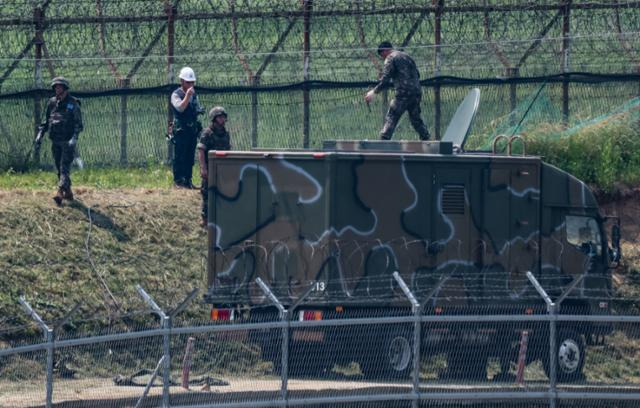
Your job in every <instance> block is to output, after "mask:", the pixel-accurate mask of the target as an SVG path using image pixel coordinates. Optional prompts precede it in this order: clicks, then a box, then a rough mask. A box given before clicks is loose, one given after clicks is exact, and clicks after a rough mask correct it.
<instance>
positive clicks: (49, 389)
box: [18, 296, 54, 408]
mask: <svg viewBox="0 0 640 408" xmlns="http://www.w3.org/2000/svg"><path fill="white" fill-rule="evenodd" d="M18 302H19V303H20V306H22V309H23V310H24V311H25V312H26V313H27V314H28V315H29V316H31V318H32V319H33V320H35V321H36V323H38V326H40V328H41V329H42V331H43V332H44V339H45V341H46V342H47V383H46V405H45V406H46V408H51V407H52V406H53V405H52V404H53V351H54V335H53V330H52V329H51V328H49V326H47V324H46V323H45V322H44V320H42V318H41V317H40V315H38V313H36V311H35V310H33V308H32V307H31V305H30V304H29V303H28V302H27V301H26V299H25V298H24V296H21V297H20V298H19V299H18Z"/></svg>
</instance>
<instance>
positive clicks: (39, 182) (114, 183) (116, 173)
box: [0, 164, 200, 190]
mask: <svg viewBox="0 0 640 408" xmlns="http://www.w3.org/2000/svg"><path fill="white" fill-rule="evenodd" d="M198 174H199V173H198V168H197V166H194V169H193V180H194V183H195V182H197V181H198V180H199V177H200V176H199V175H198ZM71 179H72V181H73V186H74V187H89V188H96V189H114V188H153V189H157V188H170V187H171V186H173V175H172V172H171V168H170V167H169V166H163V165H160V164H155V165H149V166H145V167H123V168H121V167H105V168H99V167H97V168H86V169H83V170H78V169H74V170H72V173H71ZM56 184H57V176H56V174H55V171H54V170H50V171H49V170H32V171H27V172H23V173H20V172H15V171H13V170H7V171H5V172H3V173H0V190H12V189H27V190H51V189H54V188H55V186H56Z"/></svg>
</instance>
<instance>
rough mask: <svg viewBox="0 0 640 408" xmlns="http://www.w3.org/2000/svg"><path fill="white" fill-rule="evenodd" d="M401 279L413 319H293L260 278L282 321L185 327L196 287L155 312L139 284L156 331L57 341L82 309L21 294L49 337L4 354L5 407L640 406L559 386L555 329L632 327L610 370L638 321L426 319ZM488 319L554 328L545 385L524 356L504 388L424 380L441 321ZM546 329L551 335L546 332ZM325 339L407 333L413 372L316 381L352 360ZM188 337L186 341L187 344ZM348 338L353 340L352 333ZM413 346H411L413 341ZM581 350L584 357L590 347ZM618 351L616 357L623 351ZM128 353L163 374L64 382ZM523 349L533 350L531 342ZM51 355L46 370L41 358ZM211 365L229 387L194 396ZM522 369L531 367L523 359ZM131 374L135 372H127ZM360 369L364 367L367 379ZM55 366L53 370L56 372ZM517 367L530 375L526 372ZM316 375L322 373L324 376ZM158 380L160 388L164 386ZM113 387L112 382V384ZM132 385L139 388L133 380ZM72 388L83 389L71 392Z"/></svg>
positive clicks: (609, 391) (597, 390)
mask: <svg viewBox="0 0 640 408" xmlns="http://www.w3.org/2000/svg"><path fill="white" fill-rule="evenodd" d="M395 279H396V280H397V282H398V284H399V286H400V287H401V289H402V290H403V292H404V293H405V295H406V296H407V303H408V304H409V305H411V309H410V310H411V313H406V311H407V309H405V312H403V313H401V314H399V315H393V316H365V317H359V318H343V319H340V318H337V319H325V320H306V319H302V318H298V319H296V317H297V316H302V315H297V314H296V313H295V312H296V311H298V310H299V309H300V308H304V300H305V297H306V296H301V297H300V298H299V300H298V302H297V303H296V304H294V305H292V306H290V307H289V308H286V307H285V306H283V305H282V304H281V303H280V301H279V300H278V298H277V297H276V296H275V295H274V294H273V293H272V292H271V290H270V288H269V287H268V286H267V285H266V284H264V283H263V282H262V281H259V282H257V283H258V285H259V286H260V287H261V289H262V290H263V291H264V293H265V296H267V297H268V298H269V299H270V301H271V302H272V303H274V304H275V305H277V309H278V310H279V316H278V317H277V319H275V320H271V321H264V322H246V323H243V322H236V323H234V324H230V323H231V322H227V324H219V323H218V324H204V325H184V326H180V327H174V326H173V322H174V319H175V317H176V316H177V315H178V314H180V313H181V312H182V311H184V310H185V309H186V308H187V307H188V305H189V304H190V302H191V301H192V299H193V298H194V297H195V295H196V292H195V291H194V292H192V293H190V294H189V295H188V296H187V297H186V298H185V299H184V300H183V301H182V302H181V303H180V304H179V306H178V307H176V308H174V309H172V310H171V311H168V312H167V311H164V310H163V309H162V308H161V307H159V306H158V305H157V303H156V302H155V301H154V300H153V298H152V297H151V296H150V295H149V294H147V293H146V292H145V291H144V290H143V289H142V288H141V287H138V288H137V290H138V293H139V294H140V296H141V297H142V298H143V299H144V301H145V302H146V303H147V304H148V305H149V306H150V308H151V311H152V313H153V314H155V315H157V316H159V317H160V327H159V328H145V329H144V330H137V331H132V332H123V333H114V334H107V335H101V336H89V337H87V336H84V337H82V336H81V337H78V338H69V339H64V338H59V337H61V336H59V335H58V330H59V329H61V327H62V326H63V324H64V323H68V322H70V321H72V320H71V315H72V314H73V312H74V311H75V308H74V310H72V312H71V313H69V314H67V316H66V317H65V318H64V319H62V320H61V321H60V322H59V323H58V324H57V325H55V326H52V325H48V324H47V323H45V322H44V320H43V319H42V318H41V317H40V316H39V315H38V313H37V312H36V311H35V310H34V309H33V308H32V307H31V306H30V305H29V303H28V302H27V301H26V300H25V299H20V303H21V304H22V306H23V308H24V310H25V311H26V312H27V313H28V314H29V315H30V316H31V318H32V319H33V320H34V321H36V322H37V323H38V325H39V327H40V328H41V330H42V331H43V332H45V333H46V337H45V339H44V341H42V342H38V343H36V344H29V345H16V346H13V347H9V348H5V349H0V406H2V407H5V406H7V407H8V406H24V407H27V406H29V407H31V406H45V407H47V408H48V407H53V406H67V405H64V404H65V401H67V402H68V403H69V404H71V403H72V401H73V400H76V401H78V400H81V401H85V403H90V404H95V406H100V407H102V406H105V407H107V406H135V407H142V406H162V407H169V406H172V407H185V408H186V407H217V408H219V407H225V408H226V407H228V408H230V407H238V408H240V407H277V406H300V405H311V406H330V405H336V404H342V405H340V406H351V405H353V406H357V405H358V404H375V403H376V402H378V403H381V404H383V405H384V404H389V405H393V406H413V407H418V406H424V405H425V404H427V405H428V404H431V403H435V402H438V401H439V402H441V403H460V402H465V403H477V404H482V403H487V402H491V401H494V402H500V403H503V404H507V405H505V406H508V404H518V403H523V402H526V401H529V402H536V403H537V404H544V405H547V406H551V407H555V406H556V405H557V404H561V403H569V402H570V401H590V402H591V403H595V404H597V405H600V404H605V405H606V404H608V403H612V402H613V401H618V404H624V403H630V404H634V403H636V402H637V401H640V384H636V383H628V382H622V383H620V382H616V381H615V378H613V377H612V378H611V380H612V381H611V383H610V384H606V383H603V382H602V381H597V380H596V381H594V380H587V379H583V380H579V381H577V382H576V383H575V384H568V383H567V384H565V383H563V382H561V381H558V371H557V369H558V367H557V366H558V364H559V363H558V361H556V358H557V357H558V356H559V355H562V352H560V354H559V352H558V350H561V348H562V347H565V345H560V346H558V345H557V344H556V340H557V338H556V337H557V336H554V335H553V333H558V330H559V328H560V329H561V328H563V327H565V328H566V327H579V326H580V325H585V324H594V323H610V324H613V325H617V327H623V326H624V327H625V328H626V329H625V330H626V332H627V333H628V334H629V335H630V336H631V337H630V338H629V342H628V343H624V344H622V343H621V344H622V346H620V345H618V343H612V344H611V345H609V346H607V347H605V351H604V352H601V353H598V352H593V350H591V349H590V351H589V352H590V354H593V356H594V357H592V358H593V359H597V361H598V362H597V364H602V365H603V364H613V363H612V362H611V361H609V359H616V358H617V359H618V360H620V359H621V358H622V361H630V362H631V361H633V360H631V359H629V358H628V356H627V355H626V354H624V353H625V351H624V350H626V353H629V352H637V351H638V350H635V349H634V347H637V346H636V344H637V341H635V340H633V338H635V337H637V336H638V335H640V326H639V325H640V316H631V315H624V316H616V315H609V316H596V315H589V316H585V315H575V314H558V313H557V308H556V307H555V306H550V307H549V309H548V313H547V314H537V315H536V314H533V315H529V314H523V315H520V314H517V315H510V314H486V315H447V314H438V315H427V314H423V313H424V309H423V308H422V307H421V306H420V303H419V302H418V301H417V300H416V299H417V298H416V297H415V296H414V295H413V294H412V293H411V291H410V290H409V288H408V287H407V286H406V285H404V282H403V281H402V279H401V278H400V276H399V275H398V274H395ZM530 279H531V280H532V282H533V283H534V284H535V283H537V282H536V281H535V279H534V278H533V277H532V276H530ZM575 284H576V283H575V282H574V285H573V286H571V285H570V286H569V287H568V288H567V291H571V290H572V289H573V287H574V286H575ZM539 290H540V291H541V292H540V294H541V296H542V297H543V298H547V299H549V298H548V296H546V293H545V292H544V290H543V289H542V288H541V287H539ZM565 293H567V292H565ZM563 299H564V297H563V296H559V297H558V298H557V299H556V302H557V303H554V302H551V301H550V299H549V302H550V304H551V305H559V304H561V302H562V300H563ZM300 310H302V309H300ZM488 323H490V324H491V325H492V327H498V328H500V327H511V328H512V327H513V325H514V324H515V325H527V324H535V325H536V326H535V327H537V329H536V330H539V331H540V332H542V331H544V332H547V333H548V334H549V335H548V336H546V337H545V338H548V340H547V343H546V351H544V347H545V346H544V345H541V344H537V345H534V344H531V345H530V351H532V352H533V351H536V352H537V353H538V354H539V355H540V356H542V359H543V360H544V359H545V357H544V355H545V354H546V355H548V356H549V359H548V364H549V366H548V367H547V368H545V372H547V373H548V379H546V378H545V377H541V374H538V376H537V377H536V375H530V374H531V373H527V372H525V364H524V363H525V360H521V363H522V364H520V362H519V364H518V367H517V370H518V373H517V375H516V376H513V378H511V377H509V378H507V379H503V380H500V381H498V382H496V377H495V376H494V379H493V381H492V382H487V375H486V371H485V375H484V376H480V377H479V378H476V379H475V380H465V381H461V379H460V378H451V379H447V378H444V379H443V378H440V379H439V380H438V381H433V380H430V379H428V378H426V376H427V375H428V374H429V373H428V371H429V369H428V368H426V366H425V362H426V361H427V360H428V359H430V358H431V357H430V356H431V354H430V353H429V349H428V346H426V345H425V343H424V342H427V341H429V338H430V336H432V335H433V332H432V331H433V330H434V328H436V327H443V326H438V325H442V324H445V326H446V327H449V328H454V327H460V328H461V330H462V331H464V330H463V329H464V328H473V329H474V330H475V328H482V327H484V326H483V324H488ZM434 325H435V326H434ZM474 325H476V326H474ZM544 327H547V328H546V329H544ZM345 330H346V331H345ZM403 330H404V331H403ZM618 332H620V330H617V331H615V332H614V334H612V335H611V336H617V335H620V334H619V333H618ZM318 333H324V335H326V336H341V335H342V336H345V335H346V334H345V333H356V334H357V335H358V336H361V337H362V338H363V339H364V340H365V341H364V342H363V343H362V344H368V347H365V348H363V349H362V350H360V351H361V352H365V353H369V354H367V355H368V356H373V357H371V358H375V357H376V356H377V355H379V354H384V353H385V351H384V350H377V349H376V345H377V344H378V343H377V341H378V340H377V339H376V336H382V337H384V336H385V335H386V333H406V336H405V337H404V338H406V339H407V341H408V342H407V345H408V346H409V347H410V348H409V349H407V350H410V352H409V354H407V356H408V358H409V359H410V360H411V361H403V363H404V364H405V366H406V367H407V371H405V373H406V374H407V375H403V376H398V377H395V376H393V374H394V373H391V374H390V375H391V376H390V377H386V376H379V377H376V378H374V379H371V378H369V377H368V376H365V378H362V375H360V374H349V373H343V374H340V375H338V374H336V373H335V372H332V373H331V375H327V374H328V373H329V371H328V370H327V371H325V372H324V374H317V373H316V374H309V373H308V372H306V371H307V370H306V368H309V367H316V366H318V364H319V363H321V362H322V360H323V359H328V358H329V354H327V352H328V353H332V354H333V355H338V356H339V355H341V354H346V353H349V351H347V350H346V349H344V350H340V349H336V350H328V351H327V350H324V351H322V349H318V348H314V347H315V346H314V345H313V344H312V343H309V344H311V345H309V346H304V347H303V348H300V344H301V343H300V339H301V338H304V336H305V335H306V336H307V337H308V338H309V339H312V338H313V336H316V335H317V334H318ZM356 337H357V336H356ZM346 338H347V337H345V339H346ZM186 339H188V340H189V341H185V340H186ZM247 339H252V340H247ZM351 340H353V336H352V337H351ZM255 341H258V343H260V344H261V346H260V347H261V352H262V357H261V358H258V359H257V360H256V361H257V365H256V366H255V367H260V366H261V365H262V366H263V365H264V361H261V360H265V359H269V360H271V364H273V368H272V369H269V370H267V372H266V373H265V372H264V371H263V372H262V373H257V374H256V373H254V372H252V371H251V369H249V370H247V369H246V367H240V366H238V368H234V364H235V363H236V362H237V360H240V359H242V358H244V357H243V352H242V351H240V350H242V349H244V351H247V350H249V354H251V353H254V352H256V350H258V348H255V347H254V345H253V342H255ZM412 341H413V344H411V342H412ZM194 342H195V343H196V344H200V353H196V355H193V356H192V355H191V354H190V353H191V351H186V350H190V349H192V346H193V344H194ZM187 343H190V344H191V346H189V347H187V348H185V353H186V354H185V356H184V359H182V356H180V355H179V354H180V351H181V349H182V347H183V346H184V345H185V344H187ZM338 344H339V343H338ZM358 344H360V343H358ZM447 347H448V348H455V347H456V344H448V345H447ZM535 347H539V349H538V350H534V348H535ZM607 348H609V349H611V351H612V355H607V352H608V351H607ZM234 350H235V353H234ZM265 350H271V351H272V352H273V354H272V356H271V357H270V358H268V357H265V356H269V353H268V352H265ZM519 350H520V352H521V353H522V352H523V344H522V343H521V344H520V347H519ZM579 351H580V352H582V353H584V352H585V351H586V348H585V349H583V350H579ZM42 352H46V354H42ZM351 352H353V351H351ZM472 352H473V353H475V354H477V355H481V354H482V349H481V347H479V348H477V349H474V350H472ZM616 353H618V354H617V356H616V355H615V354H616ZM120 354H123V355H125V357H123V358H122V359H123V360H126V359H128V358H130V357H128V356H137V358H139V359H140V360H141V361H142V363H141V364H138V366H140V365H144V366H152V367H155V370H153V371H150V370H145V375H144V377H140V379H139V380H135V378H136V377H134V376H131V377H128V378H126V380H128V382H124V383H122V381H121V380H122V378H121V379H120V380H119V381H121V383H120V385H124V387H122V388H119V389H115V391H114V388H113V386H110V385H109V386H108V385H107V384H109V383H110V380H109V379H108V377H107V376H105V375H104V373H103V374H100V375H96V374H93V376H89V375H86V374H85V375H83V376H81V378H76V379H74V380H69V379H68V378H64V377H65V375H64V374H63V371H62V368H61V367H64V364H63V363H64V361H65V359H66V360H69V361H75V362H76V363H78V362H81V361H84V364H87V365H93V366H95V367H97V368H98V369H97V370H98V371H100V370H101V369H102V367H104V368H105V369H107V370H106V371H108V372H110V373H111V374H113V372H111V371H109V370H108V368H112V369H114V370H118V369H121V367H123V366H127V365H126V364H123V362H122V361H120V363H119V364H121V365H120V366H119V365H118V364H116V362H115V361H114V359H116V358H118V356H119V355H120ZM187 354H189V355H187ZM245 354H246V353H245ZM524 354H525V355H526V344H525V349H524ZM356 355H357V353H356ZM399 356H400V357H402V356H403V354H402V353H399ZM178 357H180V361H183V362H184V361H189V362H190V363H189V367H188V368H186V369H185V364H184V363H183V365H182V375H183V378H182V387H181V386H180V384H179V383H178V382H176V381H175V380H174V379H172V368H173V372H174V377H175V372H176V368H177V366H178V365H179V364H180V363H179V362H178ZM43 358H44V360H45V361H44V363H43V362H42V361H41V359H43ZM471 360H473V359H472V358H470V360H469V361H467V363H466V364H472V361H471ZM38 361H39V362H38ZM360 361H361V364H363V363H365V362H366V360H360ZM12 362H13V363H14V365H15V364H23V365H24V368H23V370H25V371H26V369H27V367H28V366H29V364H31V363H29V364H27V362H34V363H37V366H38V367H39V368H38V369H36V371H40V372H41V373H44V374H45V375H44V377H42V376H39V375H35V376H34V377H33V378H31V379H30V381H26V383H29V384H31V387H28V386H27V385H25V384H24V381H22V380H15V379H11V378H7V376H6V374H5V373H6V371H3V370H2V368H1V367H3V365H5V366H11V365H12V364H11V363H12ZM211 362H213V363H220V364H221V367H218V368H217V369H216V370H218V372H221V373H226V374H225V375H226V376H228V377H229V379H230V380H229V382H227V384H230V385H229V386H230V388H229V389H224V388H218V389H216V392H206V391H202V392H196V391H193V390H189V391H187V390H186V389H188V388H189V384H190V380H189V369H190V367H191V364H192V363H193V366H194V368H195V371H198V367H200V366H201V365H206V364H210V363H211ZM485 363H486V360H485ZM151 364H153V365H151ZM526 364H530V363H529V362H528V361H527V362H526ZM545 364H546V363H545ZM590 364H591V365H590V367H591V368H593V364H592V363H590ZM248 365H249V364H247V366H248ZM128 367H133V366H132V365H128ZM336 367H337V366H336ZM403 367H404V366H403ZM612 367H613V366H612ZM364 368H365V367H361V369H362V370H363V372H364ZM637 368H638V367H636V369H637ZM54 369H55V370H56V374H57V375H54ZM468 369H469V371H470V372H471V371H472V370H473V369H474V367H472V366H468ZM483 369H484V367H483ZM185 370H186V371H185ZM521 370H522V372H520V371H521ZM526 370H530V368H526ZM355 371H357V369H355ZM200 372H206V370H204V371H202V370H200ZM319 373H322V370H320V371H319ZM387 374H389V373H387ZM502 374H506V373H502ZM3 377H4V378H3ZM23 377H24V375H23ZM67 377H69V376H67ZM71 377H73V374H72V375H71ZM89 377H96V378H89ZM97 377H101V378H97ZM117 377H120V376H117ZM156 377H157V378H158V379H159V380H160V383H161V384H157V382H156ZM232 379H233V380H232ZM134 380H135V381H134ZM69 381H71V382H69ZM74 381H75V382H74ZM113 381H114V382H116V379H114V380H113ZM136 381H137V382H138V383H135V382H136ZM211 382H216V383H224V382H226V381H223V380H215V379H211V378H210V377H208V376H207V377H206V378H205V380H204V387H203V388H207V389H208V388H209V387H210V385H211ZM76 383H77V384H78V385H74V384H76ZM134 383H135V384H134ZM38 384H40V387H43V388H44V392H45V395H44V398H42V397H41V396H39V395H41V394H40V393H39V392H38V391H37V388H38ZM116 384H117V382H116ZM133 385H137V386H144V390H143V391H137V389H136V388H131V387H132V386H133ZM159 385H161V386H162V391H161V392H153V391H152V387H153V386H159ZM185 386H186V387H185ZM21 387H22V388H21ZM69 387H72V388H75V387H83V388H78V389H77V390H76V394H78V395H80V394H82V393H84V392H87V393H88V394H87V396H84V397H82V396H81V395H80V396H78V395H76V396H69V395H68V394H65V393H64V392H63V391H62V390H63V389H66V388H69ZM185 388H186V389H185ZM95 389H98V390H102V391H100V392H99V393H97V394H96V393H95V392H94V393H93V394H91V393H90V391H91V390H95ZM12 390H13V391H12ZM16 390H18V391H16ZM118 390H122V391H121V392H119V391H118ZM30 393H32V394H33V393H35V394H36V396H35V397H34V396H33V395H30ZM57 393H60V396H59V397H57ZM105 394H107V395H105ZM113 394H115V395H113ZM152 394H153V395H152ZM5 404H7V405H5ZM403 404H404V405H403ZM69 406H72V405H69ZM92 406H93V405H92Z"/></svg>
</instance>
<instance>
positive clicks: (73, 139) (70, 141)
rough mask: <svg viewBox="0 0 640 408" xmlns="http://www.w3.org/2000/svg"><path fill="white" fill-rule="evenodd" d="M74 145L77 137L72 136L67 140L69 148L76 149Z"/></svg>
mask: <svg viewBox="0 0 640 408" xmlns="http://www.w3.org/2000/svg"><path fill="white" fill-rule="evenodd" d="M76 143H78V135H73V136H72V137H71V139H69V147H76Z"/></svg>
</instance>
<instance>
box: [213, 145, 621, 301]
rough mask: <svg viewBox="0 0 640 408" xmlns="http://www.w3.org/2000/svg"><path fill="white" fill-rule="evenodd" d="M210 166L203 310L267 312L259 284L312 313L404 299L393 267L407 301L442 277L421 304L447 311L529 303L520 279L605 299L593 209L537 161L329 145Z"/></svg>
mask: <svg viewBox="0 0 640 408" xmlns="http://www.w3.org/2000/svg"><path fill="white" fill-rule="evenodd" d="M209 158H210V162H209V166H210V169H209V172H210V173H209V174H210V177H209V183H210V184H209V187H210V196H211V199H210V201H209V203H210V204H209V220H210V224H209V234H210V236H209V240H210V241H209V242H210V245H209V265H208V286H209V287H210V288H211V289H212V290H211V292H210V295H211V296H210V297H209V301H210V302H211V303H217V304H225V303H229V304H237V303H244V304H252V305H254V304H261V303H264V302H268V300H267V299H266V298H265V297H264V295H263V294H262V292H261V291H260V290H259V289H258V288H257V287H256V285H255V284H253V282H254V281H255V279H256V278H258V277H260V278H262V279H263V280H264V281H265V282H266V283H267V284H268V285H270V287H272V288H273V290H274V292H275V294H276V295H277V296H278V297H279V299H280V300H281V301H283V302H284V303H285V304H286V303H287V302H289V303H291V302H294V301H295V299H297V298H298V297H299V296H300V295H301V294H302V292H304V291H306V289H307V288H308V287H309V285H311V284H315V285H316V288H317V290H316V291H315V293H314V294H313V296H312V297H311V299H310V301H311V302H313V303H315V304H320V305H321V304H327V305H331V304H344V305H347V304H351V305H354V304H357V305H383V304H391V303H394V302H404V303H406V298H405V297H404V295H403V294H402V292H401V291H400V290H399V288H398V287H397V285H396V284H395V283H394V279H393V278H392V276H391V274H392V273H393V272H394V271H399V272H400V274H401V275H402V277H403V279H404V280H405V282H407V283H408V284H409V287H410V288H411V289H412V291H414V293H415V294H417V296H418V299H420V296H424V295H426V294H427V293H429V292H431V291H432V290H433V289H434V286H435V285H436V284H437V283H438V282H439V281H440V279H442V278H443V277H444V278H445V282H444V284H442V285H441V288H440V289H439V290H438V292H437V293H436V296H434V297H433V299H437V300H433V302H438V304H440V305H443V306H449V307H468V306H473V305H477V306H487V305H496V306H504V305H505V304H522V303H524V304H530V303H531V302H532V299H537V300H540V298H539V296H538V295H537V294H536V293H535V291H534V290H533V287H532V286H531V284H530V282H529V281H528V280H527V278H526V276H525V274H526V272H527V271H532V272H533V273H534V274H535V275H536V277H537V278H538V279H539V280H540V281H541V283H543V286H544V287H545V288H547V289H549V291H550V294H559V293H560V292H561V291H562V289H563V288H564V287H566V285H567V284H569V283H570V282H571V280H572V279H573V278H574V277H575V276H578V275H581V274H583V273H585V272H587V270H588V271H589V275H588V278H587V279H585V280H584V282H583V284H582V285H581V286H580V287H579V291H581V292H582V297H584V298H585V299H587V298H589V299H597V298H607V297H608V291H609V289H610V281H609V275H608V274H607V267H608V251H607V244H606V238H605V234H604V233H603V231H602V228H601V224H602V223H601V219H602V217H601V216H600V214H599V212H598V205H597V203H596V200H595V198H594V196H593V194H592V193H591V192H590V191H589V189H588V188H587V187H586V186H585V184H584V183H582V182H581V181H579V180H577V179H576V178H574V177H572V176H571V175H569V174H567V173H565V172H563V171H561V170H559V169H557V168H554V167H553V166H551V165H548V164H545V163H543V162H542V161H541V160H540V158H538V157H515V156H499V155H491V154H479V153H467V154H451V145H450V144H447V143H438V142H430V143H421V142H334V143H330V144H329V145H328V149H325V150H324V151H319V152H308V151H260V152H224V153H216V152H212V153H211V154H210V156H209ZM580 232H582V233H583V235H584V236H583V237H580V236H578V235H579V233H580ZM585 305H586V304H585ZM589 308H590V309H592V312H597V311H598V309H599V303H598V302H595V303H593V302H592V304H590V306H589Z"/></svg>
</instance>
